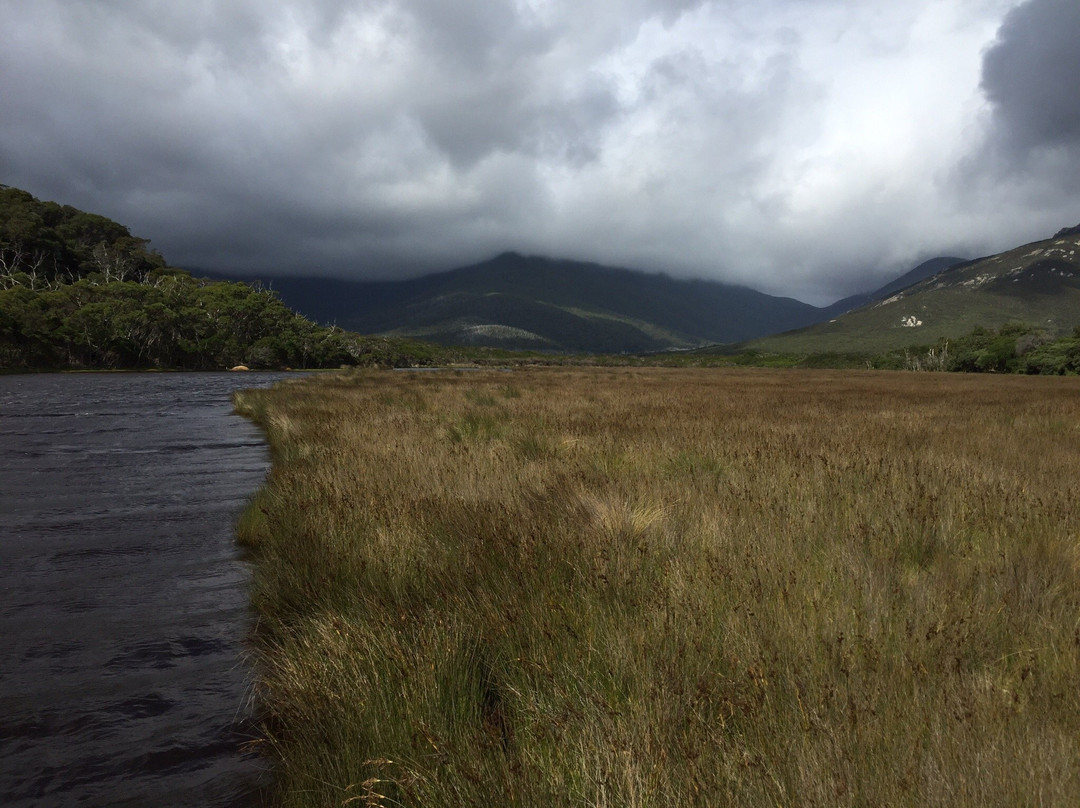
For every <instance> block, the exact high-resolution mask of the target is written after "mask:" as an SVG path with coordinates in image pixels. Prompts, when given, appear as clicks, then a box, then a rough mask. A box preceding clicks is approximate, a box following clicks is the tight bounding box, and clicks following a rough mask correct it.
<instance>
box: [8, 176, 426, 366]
mask: <svg viewBox="0 0 1080 808" xmlns="http://www.w3.org/2000/svg"><path fill="white" fill-rule="evenodd" d="M425 352H428V353H430V349H428V348H427V347H426V346H420V345H416V344H408V343H404V342H401V341H395V340H386V339H371V338H364V337H360V336H358V335H356V334H351V333H349V332H346V331H343V330H341V329H339V328H325V327H321V326H318V325H316V324H315V323H313V322H311V321H310V320H308V319H306V318H304V317H302V316H300V315H298V314H296V313H294V312H293V311H291V310H289V309H288V308H287V307H286V306H285V304H284V303H282V302H281V300H280V299H279V298H278V297H277V295H276V293H274V292H272V291H270V290H267V289H263V288H260V287H258V286H251V285H249V284H246V283H233V282H222V281H210V280H206V279H199V278H194V277H192V276H191V275H189V274H188V273H187V272H184V271H182V270H179V269H175V268H171V267H169V266H168V265H167V263H166V261H165V259H164V258H163V257H162V256H161V254H160V253H158V252H156V251H155V250H153V249H151V248H150V245H149V242H148V241H147V240H145V239H141V238H137V237H135V236H132V235H131V233H130V232H129V230H128V229H127V228H126V227H124V226H123V225H121V224H118V223H117V222H114V221H112V220H110V219H107V218H105V217H103V216H98V215H95V214H92V213H86V212H84V211H81V210H78V209H76V208H73V207H71V206H68V205H59V204H57V203H55V202H43V201H40V200H38V199H36V198H34V197H33V196H32V195H30V194H29V193H27V192H25V191H21V190H19V189H17V188H10V187H7V186H0V368H5V369H28V368H177V369H191V370H198V369H219V368H225V367H232V366H234V365H237V364H245V365H248V366H249V367H253V368H280V367H286V366H288V367H294V368H309V367H337V366H338V365H342V364H348V365H355V364H394V365H398V364H420V363H423V362H424V361H425V359H424V353H425Z"/></svg>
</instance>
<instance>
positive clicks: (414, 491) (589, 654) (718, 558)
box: [237, 369, 1080, 806]
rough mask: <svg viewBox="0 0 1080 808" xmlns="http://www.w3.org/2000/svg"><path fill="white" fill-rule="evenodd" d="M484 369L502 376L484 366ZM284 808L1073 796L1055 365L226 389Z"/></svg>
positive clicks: (1075, 772)
mask: <svg viewBox="0 0 1080 808" xmlns="http://www.w3.org/2000/svg"><path fill="white" fill-rule="evenodd" d="M508 381H509V383H508ZM237 407H238V410H239V411H241V412H244V413H246V414H249V415H250V416H251V417H253V418H255V419H256V420H258V421H259V422H260V423H261V424H262V425H263V426H264V427H265V428H266V430H267V432H268V434H269V438H270V441H271V445H272V448H273V452H274V457H275V462H274V467H273V470H272V472H271V475H270V479H269V481H268V485H267V487H266V488H265V489H264V490H263V491H262V492H260V494H259V495H258V496H257V497H256V498H255V499H254V501H253V503H252V506H251V508H250V509H249V511H248V514H246V515H245V517H244V519H243V520H242V522H241V526H240V528H241V529H240V531H239V535H240V538H241V540H242V541H243V542H244V543H245V544H247V545H248V546H250V547H252V548H253V550H254V556H255V558H256V566H255V577H254V584H253V598H254V604H255V608H256V609H257V611H258V613H259V626H258V631H257V634H256V637H255V642H256V647H257V658H258V676H259V686H258V687H259V692H258V695H259V699H260V703H261V705H262V708H263V711H264V714H265V741H264V745H265V750H266V752H267V753H268V754H269V755H270V756H271V757H272V758H273V759H274V760H275V761H276V766H277V772H278V777H279V791H278V795H279V802H280V804H281V805H287V806H307V805H344V804H358V805H369V806H370V805H386V806H391V805H410V806H462V805H477V806H481V805H482V806H488V805H521V806H551V805H582V806H673V805H680V806H681V805H702V806H706V805H729V804H730V805H746V806H758V805H760V806H781V805H783V806H795V805H798V806H836V805H853V806H854V805H874V806H892V805H895V806H908V805H910V806H916V805H918V806H922V805H940V806H962V805H971V806H975V805H978V806H994V805H998V806H1014V805H1076V804H1080V745H1078V744H1077V738H1080V687H1078V683H1080V518H1078V509H1077V506H1076V479H1077V477H1076V469H1077V459H1078V457H1080V384H1078V383H1077V380H1075V379H1042V378H1036V379H1032V378H1015V377H1010V378H999V377H969V376H939V375H930V374H925V375H923V374H920V375H915V374H889V373H873V374H870V373H838V372H770V371H755V370H730V371H715V370H714V371H705V370H662V369H651V370H645V369H588V370H573V369H571V370H565V369H562V370H560V369H534V370H520V371H515V372H514V373H513V375H512V376H511V377H509V379H508V377H507V375H506V374H505V373H495V372H490V373H489V372H477V373H470V374H458V375H451V374H423V375H419V374H417V375H414V374H396V373H390V372H375V371H371V372H361V373H354V374H349V375H342V376H336V377H324V378H321V379H316V380H308V381H304V382H301V383H295V384H289V385H286V386H283V387H280V388H277V389H274V390H270V391H253V392H247V393H244V394H243V395H242V396H241V397H239V398H238V399H237Z"/></svg>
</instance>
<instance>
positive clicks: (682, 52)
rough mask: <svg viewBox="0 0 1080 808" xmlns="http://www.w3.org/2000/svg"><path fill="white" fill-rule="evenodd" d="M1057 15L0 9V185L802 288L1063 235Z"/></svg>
mask: <svg viewBox="0 0 1080 808" xmlns="http://www.w3.org/2000/svg"><path fill="white" fill-rule="evenodd" d="M1078 17H1080V6H1078V5H1077V4H1076V3H1075V0H1029V2H1026V3H1019V2H1017V0H953V1H951V2H942V1H941V0H912V2H909V3H895V2H893V0H858V2H856V0H815V1H814V2H810V1H809V0H758V2H750V1H749V0H713V1H712V2H707V1H706V0H683V1H681V2H672V1H671V0H596V1H595V2H590V3H588V4H582V3H573V2H570V1H569V0H461V1H460V2H454V3H448V2H445V0H355V1H353V2H345V0H318V1H316V0H308V1H304V0H282V2H278V3H274V4H266V3H262V2H257V0H205V2H200V3H191V4H177V3H167V2H152V1H151V0H35V2H34V3H25V2H20V0H0V22H2V23H3V26H4V29H5V32H6V33H5V46H4V48H2V49H0V99H2V101H3V108H4V114H3V116H2V117H0V182H4V183H8V184H11V185H16V186H19V187H23V188H26V189H27V190H29V191H31V192H32V193H34V194H36V195H38V196H40V197H43V198H48V199H55V200H57V201H61V202H65V203H69V204H74V205H77V206H79V207H84V208H87V209H90V210H94V211H98V212H101V213H105V214H106V215H109V216H112V217H113V218H116V219H118V220H120V221H122V222H124V223H126V224H129V225H130V226H131V227H132V229H133V231H135V232H136V233H138V234H140V235H143V236H146V237H149V238H151V239H152V240H153V243H154V245H155V246H157V247H158V248H159V249H161V250H162V251H163V252H164V253H165V255H166V256H167V257H168V258H169V259H170V261H171V262H173V263H175V264H177V265H180V266H188V267H193V268H202V269H220V270H233V271H248V272H260V273H263V274H265V275H274V274H284V273H296V272H302V273H308V274H319V275H334V276H339V277H349V276H353V277H378V278H387V277H402V276H406V275H415V274H419V273H421V272H426V271H431V270H436V269H445V268H449V267H452V266H455V265H459V264H461V263H465V262H469V261H475V260H481V259H484V258H486V257H489V256H490V255H492V254H494V253H496V252H499V251H501V250H507V249H514V250H519V251H523V252H531V253H539V254H546V255H551V256H557V257H565V258H574V259H584V260H596V261H602V262H606V263H615V264H621V265H624V266H633V267H639V268H642V269H648V270H664V271H668V272H670V273H671V274H673V275H678V276H696V277H710V278H717V279H722V280H728V281H734V282H740V283H746V284H750V285H753V286H755V287H756V288H759V289H763V290H765V291H770V292H776V293H785V294H792V295H794V296H797V297H802V298H803V299H809V300H813V301H814V302H825V301H827V300H829V299H831V298H835V297H839V296H841V295H843V294H847V293H850V292H854V291H859V290H862V289H866V288H869V287H871V286H873V285H874V284H875V283H876V282H877V281H880V280H884V279H886V278H887V277H888V276H889V275H890V274H893V273H896V272H898V271H902V270H904V269H907V268H909V267H910V266H913V265H914V264H915V263H917V262H918V261H919V260H922V259H924V258H926V257H929V256H931V255H935V254H957V253H960V252H962V253H967V254H971V255H974V254H977V253H985V252H990V251H992V250H994V249H1001V248H1005V247H1008V246H1012V245H1013V244H1014V243H1018V242H1020V241H1024V240H1032V239H1034V238H1038V237H1041V236H1044V235H1047V234H1048V233H1052V232H1054V231H1055V230H1056V229H1058V228H1059V227H1061V226H1064V225H1067V224H1076V223H1077V221H1080V211H1078V210H1077V204H1076V200H1075V198H1074V197H1073V196H1071V195H1070V193H1069V192H1068V182H1069V181H1072V182H1073V186H1072V187H1075V180H1076V175H1075V173H1074V174H1072V175H1071V176H1070V175H1069V173H1068V172H1070V171H1072V172H1075V170H1076V169H1075V166H1076V165H1080V163H1078V162H1077V160H1076V159H1075V158H1076V156H1077V154H1078V144H1080V85H1077V84H1076V82H1075V81H1074V80H1071V79H1073V78H1074V77H1075V76H1076V75H1077V74H1078V68H1080V49H1078V47H1077V45H1076V44H1075V43H1074V42H1073V41H1071V40H1070V37H1069V34H1070V32H1075V31H1077V30H1080V25H1078V23H1080V19H1078ZM1061 166H1067V169H1066V170H1064V171H1063V170H1062V169H1061ZM1033 200H1034V201H1033Z"/></svg>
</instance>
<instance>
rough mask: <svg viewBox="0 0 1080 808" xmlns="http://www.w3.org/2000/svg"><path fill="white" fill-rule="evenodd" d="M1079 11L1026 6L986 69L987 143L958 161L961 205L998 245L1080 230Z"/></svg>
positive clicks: (987, 247) (1003, 33) (1006, 27)
mask: <svg viewBox="0 0 1080 808" xmlns="http://www.w3.org/2000/svg"><path fill="white" fill-rule="evenodd" d="M1077 76H1080V3H1077V2H1075V1H1074V0H1027V2H1024V3H1022V4H1020V5H1018V6H1017V7H1016V8H1014V9H1013V10H1011V11H1010V12H1009V13H1008V14H1007V15H1006V16H1005V18H1004V20H1003V22H1002V24H1001V26H1000V28H999V29H998V31H997V35H996V37H995V39H994V41H993V42H992V43H991V44H990V46H989V47H988V48H987V49H986V50H985V52H984V55H983V59H982V70H981V76H980V88H981V90H982V93H983V95H984V98H985V102H986V104H987V105H988V106H987V109H986V111H985V115H984V119H983V132H982V138H981V140H980V141H978V142H977V145H976V147H975V148H973V149H972V150H971V152H970V153H968V154H966V155H965V156H964V157H963V159H962V160H960V161H959V163H958V166H957V170H956V173H955V175H954V184H953V188H954V190H955V191H956V193H957V199H958V205H959V206H960V207H961V208H962V209H963V210H964V211H965V212H966V214H967V215H968V216H971V217H973V218H976V219H977V220H978V221H980V222H982V223H984V226H985V227H986V229H987V230H988V231H991V232H995V233H997V234H998V237H997V238H995V239H991V240H989V243H988V242H987V240H983V241H982V242H981V243H980V242H979V241H977V240H974V239H973V240H972V241H973V242H974V243H973V247H974V250H973V251H982V252H989V251H991V250H994V249H1000V248H1004V247H1007V246H1009V245H1010V243H1011V244H1016V243H1021V242H1022V241H1024V240H1034V239H1035V238H1038V237H1041V236H1042V237H1044V236H1046V235H1049V234H1051V233H1053V232H1055V231H1056V230H1057V229H1058V228H1059V227H1063V226H1066V225H1074V224H1076V223H1077V222H1080V199H1078V198H1077V196H1076V189H1077V187H1080V82H1078V81H1077Z"/></svg>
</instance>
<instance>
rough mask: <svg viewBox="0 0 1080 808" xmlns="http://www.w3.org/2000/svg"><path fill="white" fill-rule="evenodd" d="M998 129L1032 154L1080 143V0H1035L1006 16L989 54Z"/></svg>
mask: <svg viewBox="0 0 1080 808" xmlns="http://www.w3.org/2000/svg"><path fill="white" fill-rule="evenodd" d="M982 87H983V90H984V91H985V93H986V96H987V99H988V100H989V101H990V103H991V104H992V105H993V119H994V127H995V132H994V135H995V137H996V138H998V139H999V141H1000V142H1001V145H1002V146H1004V147H1006V148H1008V149H1011V150H1013V151H1014V152H1015V153H1017V154H1019V155H1021V156H1026V155H1028V154H1030V153H1032V152H1035V151H1039V150H1044V149H1057V148H1064V149H1076V148H1078V147H1080V3H1078V2H1076V0H1030V2H1027V3H1024V4H1023V5H1022V6H1020V7H1018V8H1016V9H1014V10H1013V11H1012V12H1010V13H1009V15H1008V16H1007V17H1006V18H1005V21H1004V23H1003V24H1002V26H1001V30H1000V31H999V33H998V38H997V41H996V42H995V43H994V45H993V47H991V48H990V49H989V50H988V51H987V53H986V57H985V58H984V60H983V74H982Z"/></svg>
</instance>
